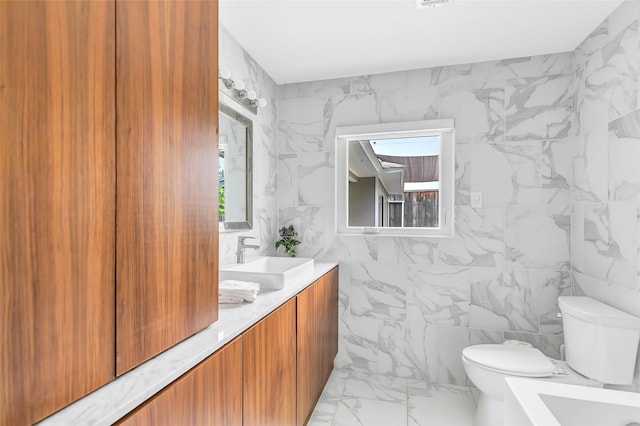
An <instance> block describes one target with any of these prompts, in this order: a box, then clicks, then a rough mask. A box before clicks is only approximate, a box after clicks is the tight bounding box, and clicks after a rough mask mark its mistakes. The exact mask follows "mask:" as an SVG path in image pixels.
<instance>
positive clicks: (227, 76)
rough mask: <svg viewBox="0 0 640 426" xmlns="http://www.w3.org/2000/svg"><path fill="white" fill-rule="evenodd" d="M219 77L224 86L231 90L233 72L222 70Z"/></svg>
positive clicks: (219, 71)
mask: <svg viewBox="0 0 640 426" xmlns="http://www.w3.org/2000/svg"><path fill="white" fill-rule="evenodd" d="M218 77H219V78H220V79H221V80H222V84H224V86H225V87H226V88H227V89H231V88H232V87H233V80H231V71H229V70H228V69H227V68H220V69H219V70H218Z"/></svg>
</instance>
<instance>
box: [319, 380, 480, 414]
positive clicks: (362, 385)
mask: <svg viewBox="0 0 640 426" xmlns="http://www.w3.org/2000/svg"><path fill="white" fill-rule="evenodd" d="M475 409H476V403H475V400H474V398H473V394H472V392H471V390H470V389H469V388H468V387H466V386H456V385H441V384H436V383H427V381H426V380H416V379H402V378H393V377H386V376H381V375H377V374H369V373H362V372H354V371H349V370H342V369H336V370H334V372H333V373H332V375H331V378H330V379H329V382H328V383H327V385H326V386H325V389H324V391H323V393H322V395H321V396H320V400H319V401H318V404H317V405H316V407H315V409H314V412H313V414H312V415H311V418H310V419H309V422H308V423H307V426H321V425H322V426H328V425H331V426H343V425H344V426H363V425H364V426H377V425H381V426H395V425H398V426H405V425H409V426H428V425H437V426H471V425H472V424H473V417H474V415H475Z"/></svg>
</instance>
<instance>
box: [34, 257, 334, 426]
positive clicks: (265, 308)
mask: <svg viewBox="0 0 640 426" xmlns="http://www.w3.org/2000/svg"><path fill="white" fill-rule="evenodd" d="M335 266H337V264H336V263H327V262H315V269H314V273H313V275H311V276H308V277H306V278H303V279H300V280H299V281H297V282H294V283H291V284H290V285H288V286H287V287H285V288H284V289H282V290H276V291H261V292H260V294H259V295H258V299H257V300H256V302H254V303H243V304H241V305H220V308H219V315H218V316H219V318H218V321H216V322H215V323H213V324H211V325H210V326H208V327H207V328H205V329H204V330H202V331H200V332H199V333H197V334H195V335H193V336H192V337H189V338H188V339H186V340H184V341H182V342H180V343H178V344H177V345H175V346H173V347H172V348H170V349H167V350H166V351H164V352H162V353H161V354H159V355H157V356H155V357H154V358H152V359H150V360H149V361H146V362H145V363H144V364H141V365H140V366H138V367H136V368H134V369H133V370H131V371H129V372H128V373H126V374H123V375H122V376H120V377H117V378H116V379H114V380H113V381H111V382H109V383H107V384H106V385H104V386H103V387H101V388H99V389H98V390H96V391H94V392H92V393H90V394H89V395H87V396H85V397H84V398H82V399H79V400H78V401H76V402H74V403H73V404H71V405H69V406H67V407H65V408H63V409H62V410H60V411H58V412H57V413H55V414H53V415H51V416H49V417H47V418H46V419H44V420H42V421H41V422H40V423H37V424H38V425H46V426H53V425H60V426H69V425H83V426H84V425H111V424H113V423H114V422H116V421H117V420H119V419H120V418H122V417H124V415H125V414H127V413H129V412H130V411H131V410H133V409H134V408H136V407H137V406H139V405H140V404H142V403H143V402H144V401H146V400H147V399H149V398H150V397H152V396H153V395H154V394H156V393H157V392H158V391H160V390H161V389H162V388H164V387H165V386H167V385H168V384H170V383H171V382H173V381H174V380H176V379H177V378H178V377H180V376H181V375H183V374H184V373H185V372H187V371H188V370H190V369H191V368H193V367H194V366H196V365H197V364H198V363H199V362H201V361H202V360H204V359H205V358H207V357H208V356H209V355H211V354H212V353H214V352H215V351H216V350H218V349H220V348H221V347H222V346H224V345H225V344H226V343H228V342H230V341H231V340H233V339H234V338H235V337H237V336H239V335H240V334H242V332H244V331H245V330H246V329H248V328H249V327H251V326H252V325H253V324H255V323H256V322H258V321H259V320H260V319H262V318H264V317H265V316H267V315H268V314H269V313H270V312H272V311H273V310H275V309H276V308H277V307H278V306H280V305H282V304H283V303H284V302H286V301H287V300H289V299H291V298H292V297H293V296H295V295H296V294H297V293H299V292H300V291H301V290H303V289H304V288H306V287H308V286H309V284H311V283H312V282H314V281H315V280H317V279H318V278H320V277H321V276H322V275H324V274H326V273H327V272H328V271H330V270H331V269H332V268H334V267H335Z"/></svg>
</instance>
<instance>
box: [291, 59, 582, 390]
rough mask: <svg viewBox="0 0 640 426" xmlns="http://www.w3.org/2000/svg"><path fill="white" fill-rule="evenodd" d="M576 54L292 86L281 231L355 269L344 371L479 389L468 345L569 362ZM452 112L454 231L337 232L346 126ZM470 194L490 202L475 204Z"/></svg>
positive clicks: (347, 303)
mask: <svg viewBox="0 0 640 426" xmlns="http://www.w3.org/2000/svg"><path fill="white" fill-rule="evenodd" d="M573 63H574V61H573V55H572V53H561V54H553V55H545V56H536V57H530V58H520V59H513V60H504V61H494V62H485V63H476V64H467V65H456V66H448V67H440V68H431V69H422V70H413V71H406V72H395V73H389V74H379V75H369V76H356V77H353V78H343V79H336V80H329V81H313V82H308V83H296V84H289V85H285V86H280V87H279V91H278V95H279V103H278V149H279V151H278V212H279V218H278V224H279V225H286V224H293V225H294V226H296V228H297V229H299V232H300V237H301V240H302V244H301V246H300V249H299V250H298V252H299V254H300V255H301V256H314V257H317V258H321V259H331V260H335V261H339V262H340V266H341V280H340V286H341V287H340V350H339V354H338V358H337V360H336V364H337V365H338V366H339V367H342V368H347V369H352V370H360V371H367V372H371V373H377V374H385V375H389V376H397V377H410V378H419V379H426V380H428V381H430V382H438V383H450V384H465V383H466V381H467V379H466V376H465V373H464V370H463V368H462V364H461V360H460V355H461V351H462V349H463V348H464V347H466V346H468V345H469V344H474V343H481V342H502V341H503V340H504V339H520V340H526V341H529V342H531V343H533V344H534V345H536V346H537V347H539V348H541V349H542V350H543V351H544V352H545V353H547V354H548V355H551V356H556V357H557V356H559V347H560V344H561V343H562V326H561V323H560V321H558V319H557V317H556V313H557V311H558V307H557V296H558V295H560V294H572V293H573V281H572V277H571V267H570V263H571V255H570V248H569V247H570V240H571V189H572V185H573V160H574V157H575V156H574V152H575V148H574V147H575V141H574V138H573V135H574V134H576V133H577V132H576V130H575V126H576V125H577V123H576V120H575V113H574V112H575V105H576V86H575V85H576V83H575V76H574V67H573ZM435 118H453V119H454V120H455V131H456V197H455V204H456V209H455V215H456V229H455V236H454V237H453V238H416V237H413V238H411V237H388V236H341V235H336V233H335V222H334V220H335V219H334V204H335V192H334V191H335V189H334V184H335V182H334V180H335V157H334V151H335V146H334V144H335V141H334V135H335V128H336V127H337V126H347V125H357V124H372V123H382V122H394V121H414V120H425V119H435ZM471 192H482V194H483V199H484V205H483V207H482V208H472V207H471V205H470V204H471V203H470V193H471Z"/></svg>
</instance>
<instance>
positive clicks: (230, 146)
mask: <svg viewBox="0 0 640 426" xmlns="http://www.w3.org/2000/svg"><path fill="white" fill-rule="evenodd" d="M221 100H222V97H221ZM219 111H220V112H219V123H220V124H219V126H220V137H219V148H218V220H219V222H220V229H221V230H236V229H251V227H252V220H253V206H252V200H253V180H252V175H253V122H252V121H251V120H250V119H249V118H247V117H245V116H244V115H242V114H241V113H240V112H238V111H236V110H235V109H233V108H231V107H230V106H228V105H226V104H224V103H220V109H219Z"/></svg>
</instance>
